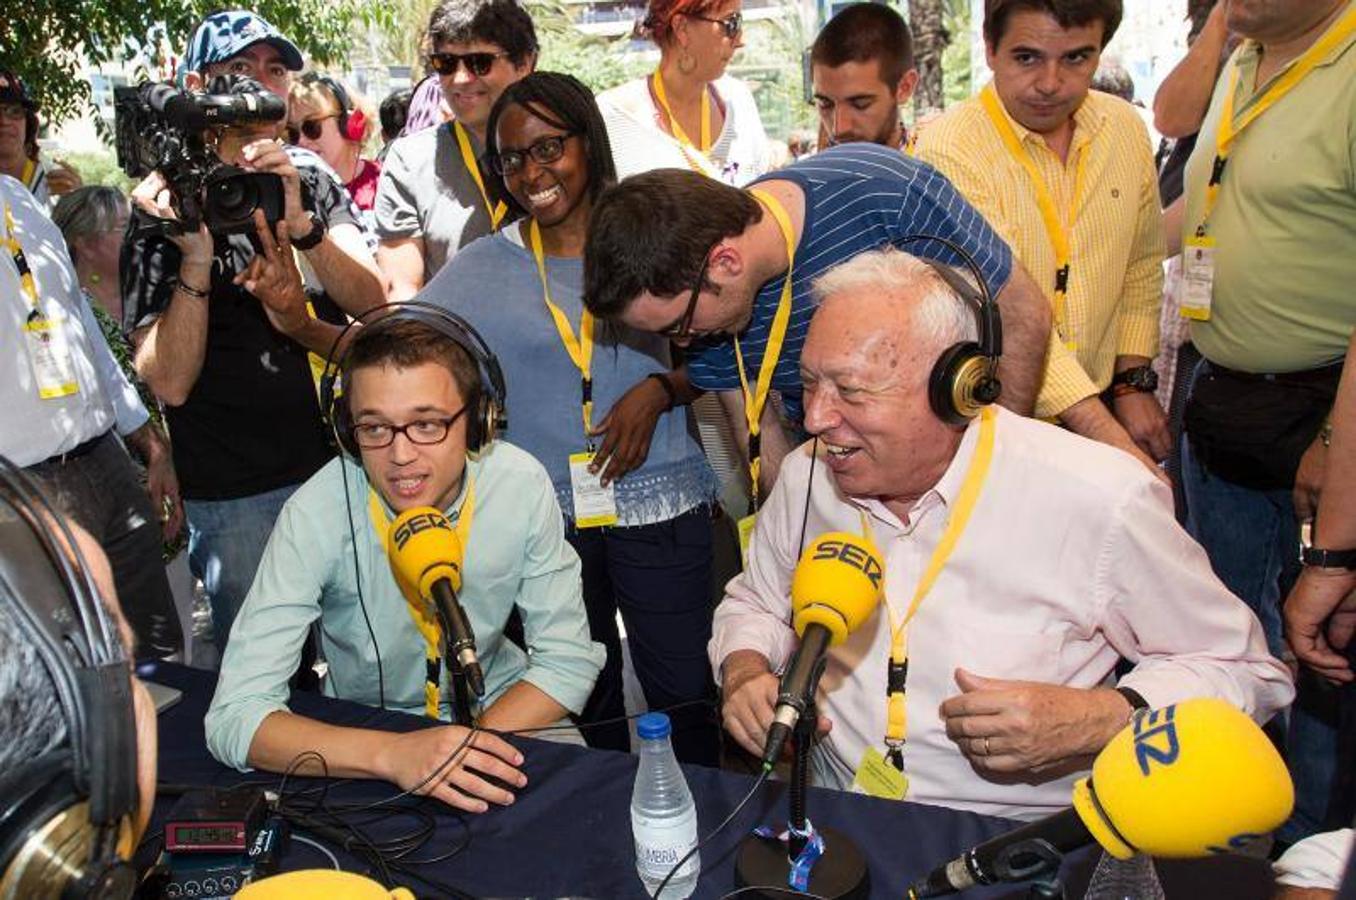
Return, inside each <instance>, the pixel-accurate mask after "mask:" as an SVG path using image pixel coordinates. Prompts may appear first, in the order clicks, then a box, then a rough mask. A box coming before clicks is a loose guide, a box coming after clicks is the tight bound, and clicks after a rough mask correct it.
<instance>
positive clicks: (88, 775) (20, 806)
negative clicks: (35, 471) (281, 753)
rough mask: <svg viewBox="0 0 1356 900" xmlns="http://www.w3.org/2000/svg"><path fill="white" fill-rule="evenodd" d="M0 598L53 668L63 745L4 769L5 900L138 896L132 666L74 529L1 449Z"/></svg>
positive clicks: (0, 827) (0, 880) (0, 789)
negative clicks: (134, 856) (11, 899)
mask: <svg viewBox="0 0 1356 900" xmlns="http://www.w3.org/2000/svg"><path fill="white" fill-rule="evenodd" d="M0 604H3V605H4V607H5V609H6V610H7V611H8V612H9V613H10V614H11V616H12V618H13V619H14V620H15V621H16V622H17V624H18V627H19V629H20V631H21V632H22V634H23V636H24V639H25V640H26V641H27V642H28V643H29V645H30V646H32V647H33V648H34V650H35V652H36V653H37V655H38V658H39V659H40V660H41V661H42V664H43V666H44V667H45V668H46V670H47V672H48V674H49V675H50V676H51V680H52V683H53V685H54V690H55V694H56V699H57V701H58V702H59V704H60V706H61V710H62V714H63V716H64V717H65V720H66V733H67V738H66V741H65V743H64V744H63V746H61V747H60V748H58V749H56V750H52V751H51V752H48V753H44V754H42V755H40V756H37V757H36V758H34V759H30V760H26V761H24V762H22V763H20V764H19V765H18V766H16V767H15V768H13V769H11V770H10V771H7V772H4V773H0V897H24V898H27V897H71V898H74V897H81V898H84V897H95V898H126V897H131V896H132V893H133V891H134V890H135V889H136V872H135V871H134V869H133V868H132V866H131V864H130V862H129V860H130V858H131V854H132V851H133V850H134V847H133V846H132V844H133V841H132V838H133V828H134V824H133V823H134V820H135V816H136V811H137V800H138V796H137V778H136V775H137V740H136V717H135V714H134V712H133V708H132V683H131V669H130V667H129V664H128V659H127V651H126V648H124V647H123V644H122V641H121V639H120V637H119V634H118V629H117V626H116V625H115V624H114V622H113V621H112V619H111V617H110V616H109V613H108V611H107V610H106V609H105V607H104V604H103V603H102V602H101V601H100V600H99V595H98V591H97V589H96V588H95V586H94V583H93V581H92V580H91V579H90V576H89V570H88V567H87V566H86V564H85V561H84V559H83V557H82V556H81V554H80V549H79V547H78V546H77V545H76V543H75V539H74V537H73V536H72V534H71V532H70V529H69V528H68V527H67V526H66V525H65V523H64V521H63V520H62V518H61V516H60V515H59V514H58V513H57V512H56V511H55V510H54V509H53V508H52V506H51V504H49V503H48V501H47V500H46V499H45V498H44V496H43V495H42V493H41V491H39V489H38V487H37V485H36V484H35V483H34V482H33V480H32V478H31V477H30V476H29V475H28V474H27V473H26V472H24V471H23V470H22V469H20V468H19V467H17V466H15V465H14V464H13V463H11V462H10V461H9V460H7V459H5V458H4V457H0Z"/></svg>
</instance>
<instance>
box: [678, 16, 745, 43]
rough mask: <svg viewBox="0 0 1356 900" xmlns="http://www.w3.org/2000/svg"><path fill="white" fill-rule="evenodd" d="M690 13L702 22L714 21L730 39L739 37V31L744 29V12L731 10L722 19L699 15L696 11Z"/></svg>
mask: <svg viewBox="0 0 1356 900" xmlns="http://www.w3.org/2000/svg"><path fill="white" fill-rule="evenodd" d="M691 15H692V18H694V19H701V20H702V21H703V22H715V23H716V24H717V25H719V26H720V30H721V31H723V32H725V36H726V37H727V38H729V39H730V40H734V39H735V38H737V37H739V34H740V32H742V31H743V30H744V14H743V13H742V12H732V13H730V14H729V15H728V16H726V17H724V18H723V19H713V18H711V17H710V16H699V15H697V14H696V13H692V14H691Z"/></svg>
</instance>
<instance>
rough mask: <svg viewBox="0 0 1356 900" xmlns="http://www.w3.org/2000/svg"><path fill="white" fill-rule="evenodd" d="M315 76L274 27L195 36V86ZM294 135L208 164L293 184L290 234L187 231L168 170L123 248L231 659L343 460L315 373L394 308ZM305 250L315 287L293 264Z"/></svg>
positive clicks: (147, 366)
mask: <svg viewBox="0 0 1356 900" xmlns="http://www.w3.org/2000/svg"><path fill="white" fill-rule="evenodd" d="M301 67H302V56H301V52H300V51H299V50H298V49H297V47H296V45H295V44H293V43H292V42H291V41H289V40H287V38H285V37H283V36H282V35H281V34H280V33H279V32H278V31H277V29H275V28H274V27H273V26H272V25H271V24H269V23H268V22H267V21H265V20H264V19H263V18H261V17H260V16H257V15H255V14H254V13H251V12H247V11H243V10H231V11H224V12H218V13H213V14H212V15H209V16H208V17H207V18H206V19H204V20H203V22H202V23H201V24H200V25H199V26H198V28H197V30H196V31H195V32H194V34H193V37H192V39H191V40H190V41H189V44H188V48H187V52H186V54H185V70H186V71H185V72H184V74H183V79H182V86H183V88H184V89H185V90H186V91H188V92H189V93H190V94H198V93H199V92H202V91H203V90H204V89H206V90H207V92H208V93H209V94H228V93H235V94H254V95H256V96H260V95H265V92H267V93H271V94H274V95H276V96H277V97H278V98H281V99H282V101H283V103H286V98H287V93H288V89H289V87H290V85H291V79H292V73H293V72H295V71H297V70H299V69H300V68H301ZM267 99H268V101H270V103H271V102H272V101H273V98H271V97H269V98H267ZM255 102H257V101H251V103H252V104H253V103H255ZM264 105H268V104H264ZM273 105H275V106H276V104H273ZM265 119H267V120H265ZM284 123H285V117H282V118H278V119H276V120H274V119H272V118H271V117H266V116H260V117H259V120H256V121H236V122H235V123H234V124H230V125H227V126H225V127H214V128H211V129H209V130H208V131H206V132H205V133H204V134H203V135H202V138H203V141H204V143H205V145H206V146H207V147H208V148H209V149H208V151H207V155H208V156H209V157H211V156H212V154H213V153H214V154H215V157H216V158H219V159H220V161H221V162H222V163H224V164H227V165H231V166H235V167H238V168H239V169H240V170H243V171H244V172H245V173H271V174H273V175H276V176H278V177H279V178H280V179H281V193H282V202H281V204H280V206H281V220H280V221H278V222H276V223H274V222H267V221H266V218H265V215H264V213H263V212H262V211H261V210H263V209H265V208H267V207H268V206H269V203H267V202H264V200H263V199H262V198H261V201H260V202H259V204H258V208H257V209H256V210H255V211H254V212H253V218H254V227H252V228H251V227H250V226H249V223H248V222H245V223H244V227H243V228H239V227H232V228H230V229H229V231H231V232H235V231H244V232H245V233H223V229H221V228H218V229H217V230H216V231H215V233H214V232H211V231H209V230H208V228H207V227H199V228H197V229H196V230H195V231H189V230H187V229H184V228H183V227H182V226H180V227H177V228H176V227H174V225H175V224H177V223H176V222H174V220H177V219H179V218H180V217H179V215H178V214H177V213H176V210H180V211H182V210H183V209H184V208H185V206H184V203H183V201H184V199H185V198H183V197H177V196H174V195H173V192H172V191H171V190H170V189H169V185H168V182H167V180H166V178H165V177H164V176H163V175H162V174H161V172H154V173H152V174H151V175H150V176H149V177H147V178H146V179H145V180H144V181H143V182H142V183H141V184H140V185H138V187H137V188H136V190H135V191H134V192H133V200H134V201H135V203H136V205H137V207H138V210H137V214H136V217H135V219H136V220H137V221H134V224H133V226H132V228H131V229H129V232H128V236H127V238H126V239H125V242H124V244H123V262H122V267H121V268H122V278H123V285H122V287H123V295H124V322H123V326H124V328H125V329H127V330H128V331H129V332H130V333H131V336H132V340H133V343H134V345H135V346H136V348H137V349H136V368H137V372H138V374H139V375H140V376H141V378H142V379H143V380H144V381H145V382H146V384H147V385H149V386H150V388H151V389H152V390H153V391H154V392H155V394H156V396H157V397H159V399H160V400H161V401H162V402H163V403H164V404H165V406H166V413H165V418H166V422H167V423H168V425H169V430H170V435H171V438H172V439H173V448H174V460H175V464H176V467H177V468H178V471H179V476H180V484H181V487H182V489H183V496H184V509H185V512H186V514H187V518H188V523H189V564H190V568H191V569H192V570H193V573H194V575H195V576H196V577H198V578H201V579H202V580H203V583H204V585H205V587H206V590H207V593H208V597H209V599H210V601H211V604H212V612H213V620H214V626H215V631H216V635H217V644H218V647H219V648H220V647H224V645H225V641H226V636H227V635H228V634H229V633H230V628H231V623H232V620H233V619H234V617H235V613H236V611H237V610H238V609H239V607H240V604H241V602H243V600H244V598H245V594H246V592H247V591H248V589H249V586H250V583H251V582H252V581H253V579H254V573H255V569H256V568H257V566H258V563H259V559H260V557H261V555H262V554H263V549H264V543H265V541H266V540H267V537H268V535H269V533H270V532H271V531H272V530H273V523H274V520H275V518H276V517H277V514H278V511H279V510H280V509H281V508H282V505H283V503H284V502H285V501H286V500H287V498H288V497H289V496H290V495H291V493H292V491H293V490H295V489H296V487H297V486H298V485H300V484H301V483H302V482H303V481H305V480H306V479H307V478H309V477H310V476H311V475H312V474H314V473H315V472H316V471H317V470H318V469H319V468H320V467H321V466H323V465H324V464H325V463H326V461H328V460H329V459H330V457H331V456H333V450H332V448H331V446H330V443H329V440H328V436H327V431H326V429H325V427H324V424H323V422H322V418H321V414H320V408H319V405H318V403H317V397H316V385H315V383H314V374H313V373H316V372H318V370H319V368H321V366H320V365H319V363H322V362H323V358H324V356H325V355H326V354H327V353H328V351H329V349H330V344H331V342H332V340H333V337H334V335H335V333H336V329H335V328H334V325H335V324H338V323H342V322H343V321H344V313H348V314H350V315H357V314H360V313H362V312H364V311H366V310H367V309H370V308H371V307H373V306H376V305H378V304H380V303H382V302H384V300H385V282H384V280H383V278H382V276H381V275H380V273H379V272H378V270H377V268H376V264H375V262H374V260H373V258H372V254H371V252H370V250H369V249H368V247H367V243H366V240H365V238H364V236H363V232H362V230H361V227H360V226H359V224H358V216H357V210H356V208H355V207H354V206H353V204H352V201H351V199H350V198H349V196H348V194H347V192H346V191H345V190H344V188H343V187H342V185H340V184H339V183H338V181H337V179H336V178H335V177H334V175H333V173H332V172H331V171H330V170H329V169H328V167H327V166H325V165H324V163H323V162H322V161H321V160H320V158H319V157H317V156H316V155H315V154H313V153H310V152H308V151H305V150H301V149H300V148H296V147H289V146H286V145H284V144H283V143H282V142H281V141H280V140H279V139H278V138H279V135H280V133H281V131H282V128H283V125H284ZM187 137H189V138H190V139H191V140H192V141H196V139H197V137H198V135H187ZM211 163H212V164H213V165H215V163H216V159H212V160H211ZM208 180H210V176H209V179H204V182H203V183H204V184H206V183H207V181H208ZM275 190H276V189H275ZM203 193H204V194H205V191H204V192H203ZM260 193H261V195H262V194H263V193H265V192H263V191H261V192H260ZM189 199H190V201H191V202H196V201H197V199H198V198H189ZM274 200H275V201H276V196H275V197H274ZM206 205H207V204H204V206H206ZM275 205H277V204H275ZM275 215H276V213H275ZM205 218H207V219H208V220H209V221H210V220H211V216H210V215H209V216H206V217H205ZM157 219H158V220H161V221H160V222H159V223H155V220H157ZM165 220H170V222H169V223H168V227H166V226H167V223H166V222H165ZM148 222H151V223H152V224H159V225H160V230H161V231H162V232H169V233H156V234H150V235H149V236H146V235H147V232H146V230H145V229H144V228H143V229H141V230H139V228H138V226H139V225H141V226H144V225H146V224H147V223H148ZM176 231H178V232H183V233H177V234H176V233H173V232H176ZM293 249H295V250H296V251H298V263H299V268H300V269H301V271H302V272H303V273H304V278H305V281H304V283H301V282H299V281H298V280H297V279H296V278H295V277H288V275H287V274H286V273H290V272H292V271H293V270H292V267H291V266H284V265H280V264H279V259H280V256H282V255H286V254H290V253H291V252H292V250H293ZM308 351H309V353H308Z"/></svg>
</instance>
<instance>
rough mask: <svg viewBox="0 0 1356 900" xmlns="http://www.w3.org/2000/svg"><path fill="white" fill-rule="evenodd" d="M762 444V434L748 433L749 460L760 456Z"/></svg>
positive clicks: (751, 460)
mask: <svg viewBox="0 0 1356 900" xmlns="http://www.w3.org/2000/svg"><path fill="white" fill-rule="evenodd" d="M762 445H763V441H762V435H759V434H751V435H749V462H753V461H754V460H755V459H757V458H758V457H760V456H762V452H761V451H762Z"/></svg>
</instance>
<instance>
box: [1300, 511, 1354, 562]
mask: <svg viewBox="0 0 1356 900" xmlns="http://www.w3.org/2000/svg"><path fill="white" fill-rule="evenodd" d="M1313 535H1314V523H1313V522H1312V521H1308V522H1304V523H1302V524H1301V525H1300V562H1301V563H1302V564H1303V565H1306V566H1313V567H1314V568H1318V569H1356V550H1324V549H1323V548H1322V547H1315V546H1314V543H1313V541H1314V537H1313Z"/></svg>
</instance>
